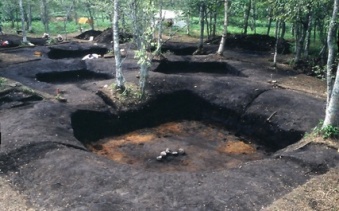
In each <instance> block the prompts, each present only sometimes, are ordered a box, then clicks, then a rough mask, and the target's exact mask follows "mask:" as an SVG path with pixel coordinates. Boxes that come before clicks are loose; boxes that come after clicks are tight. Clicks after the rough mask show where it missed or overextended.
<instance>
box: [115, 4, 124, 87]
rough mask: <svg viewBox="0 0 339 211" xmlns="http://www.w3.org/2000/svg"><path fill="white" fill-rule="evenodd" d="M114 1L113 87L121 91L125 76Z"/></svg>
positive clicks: (116, 5) (117, 15)
mask: <svg viewBox="0 0 339 211" xmlns="http://www.w3.org/2000/svg"><path fill="white" fill-rule="evenodd" d="M113 1H114V15H113V42H114V46H113V50H114V58H115V87H116V88H117V89H119V90H120V91H121V92H123V91H124V90H125V78H124V76H123V74H122V68H121V66H122V61H121V54H120V43H119V11H120V10H119V9H120V5H119V0H113Z"/></svg>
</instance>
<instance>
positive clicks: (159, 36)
mask: <svg viewBox="0 0 339 211" xmlns="http://www.w3.org/2000/svg"><path fill="white" fill-rule="evenodd" d="M159 14H160V17H159V18H160V20H159V23H158V43H157V49H156V50H155V52H154V54H155V55H160V53H161V45H162V18H163V17H162V0H159Z"/></svg>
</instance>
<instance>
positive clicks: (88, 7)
mask: <svg viewBox="0 0 339 211" xmlns="http://www.w3.org/2000/svg"><path fill="white" fill-rule="evenodd" d="M86 8H87V11H88V14H89V18H90V19H91V20H92V21H91V22H90V25H91V29H92V30H94V18H93V13H92V9H91V3H90V2H89V1H88V2H87V3H86Z"/></svg>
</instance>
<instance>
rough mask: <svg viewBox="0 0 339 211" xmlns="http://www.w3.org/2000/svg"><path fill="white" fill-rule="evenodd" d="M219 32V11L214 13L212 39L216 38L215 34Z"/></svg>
mask: <svg viewBox="0 0 339 211" xmlns="http://www.w3.org/2000/svg"><path fill="white" fill-rule="evenodd" d="M216 31H217V11H214V12H213V31H212V38H215V33H216Z"/></svg>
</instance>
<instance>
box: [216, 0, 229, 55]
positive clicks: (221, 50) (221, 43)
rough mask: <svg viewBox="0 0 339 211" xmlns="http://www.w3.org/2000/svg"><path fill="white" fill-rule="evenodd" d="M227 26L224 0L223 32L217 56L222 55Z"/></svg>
mask: <svg viewBox="0 0 339 211" xmlns="http://www.w3.org/2000/svg"><path fill="white" fill-rule="evenodd" d="M227 25H228V0H225V2H224V31H223V34H222V37H221V41H220V45H219V48H218V51H217V54H218V55H223V53H224V49H225V45H226V39H227Z"/></svg>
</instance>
